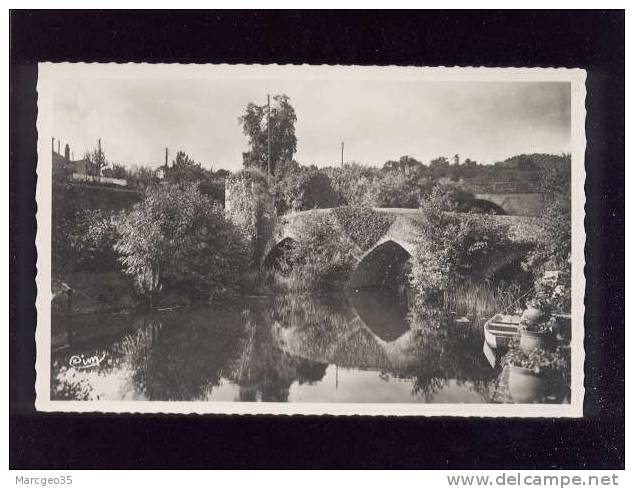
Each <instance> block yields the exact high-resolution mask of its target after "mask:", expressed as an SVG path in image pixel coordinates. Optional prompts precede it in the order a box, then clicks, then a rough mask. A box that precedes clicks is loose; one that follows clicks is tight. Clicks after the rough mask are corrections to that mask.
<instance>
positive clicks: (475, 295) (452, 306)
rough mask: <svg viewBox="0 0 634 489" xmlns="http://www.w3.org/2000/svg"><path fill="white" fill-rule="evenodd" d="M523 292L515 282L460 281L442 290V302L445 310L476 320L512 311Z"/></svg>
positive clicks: (517, 304) (518, 305) (517, 305)
mask: <svg viewBox="0 0 634 489" xmlns="http://www.w3.org/2000/svg"><path fill="white" fill-rule="evenodd" d="M524 293H525V291H523V290H522V288H521V287H520V286H519V285H518V284H515V283H498V284H493V283H489V282H486V281H483V282H460V283H456V284H454V286H453V287H451V288H448V289H447V290H445V291H444V292H443V295H442V303H443V305H444V307H445V309H446V310H449V311H453V312H455V313H456V314H457V315H460V316H467V317H469V318H471V319H473V320H475V321H478V320H481V319H486V318H489V317H491V316H493V315H494V314H495V313H498V312H504V313H512V312H514V311H515V310H516V309H517V308H518V307H520V303H519V300H520V299H521V298H522V296H523V295H524Z"/></svg>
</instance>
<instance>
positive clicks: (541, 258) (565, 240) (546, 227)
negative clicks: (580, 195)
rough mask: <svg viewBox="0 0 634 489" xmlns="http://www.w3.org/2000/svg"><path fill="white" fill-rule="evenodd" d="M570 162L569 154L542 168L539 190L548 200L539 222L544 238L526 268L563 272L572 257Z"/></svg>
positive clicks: (526, 263) (542, 237)
mask: <svg viewBox="0 0 634 489" xmlns="http://www.w3.org/2000/svg"><path fill="white" fill-rule="evenodd" d="M570 162H571V161H570V155H565V156H563V157H561V158H558V159H555V160H553V161H550V160H549V161H548V164H546V163H542V165H541V167H540V173H539V188H540V191H541V193H542V196H543V198H544V212H543V213H542V215H541V216H540V219H539V226H540V228H541V233H540V238H541V239H539V241H538V243H537V246H536V247H535V249H534V251H533V252H532V253H531V254H530V255H529V258H528V259H527V260H526V262H525V267H526V268H528V269H529V270H532V271H534V272H536V273H541V272H543V271H544V270H548V269H551V270H561V269H563V268H565V267H566V266H567V265H566V264H567V262H568V260H569V258H570V253H571V239H572V215H571V206H570V202H571V196H570V175H571V173H570V172H571V168H570Z"/></svg>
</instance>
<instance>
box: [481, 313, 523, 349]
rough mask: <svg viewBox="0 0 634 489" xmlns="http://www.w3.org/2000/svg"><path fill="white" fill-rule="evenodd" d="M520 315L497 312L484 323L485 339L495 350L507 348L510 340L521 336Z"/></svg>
mask: <svg viewBox="0 0 634 489" xmlns="http://www.w3.org/2000/svg"><path fill="white" fill-rule="evenodd" d="M519 325H520V316H518V315H514V314H496V315H495V316H493V317H492V318H491V319H489V320H488V321H487V322H486V323H484V340H485V341H486V342H487V344H488V345H489V346H490V347H491V348H492V349H494V350H498V349H506V348H507V347H508V344H509V341H511V340H512V339H513V338H517V337H519Z"/></svg>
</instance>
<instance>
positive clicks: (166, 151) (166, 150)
mask: <svg viewBox="0 0 634 489" xmlns="http://www.w3.org/2000/svg"><path fill="white" fill-rule="evenodd" d="M167 153H168V149H167V148H165V168H167Z"/></svg>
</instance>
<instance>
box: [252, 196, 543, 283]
mask: <svg viewBox="0 0 634 489" xmlns="http://www.w3.org/2000/svg"><path fill="white" fill-rule="evenodd" d="M374 210H375V211H377V212H382V213H386V214H389V215H391V216H392V218H393V222H392V224H391V225H390V227H389V228H388V229H387V231H386V232H385V233H384V234H383V236H381V237H380V238H379V239H378V240H377V241H376V243H374V244H373V245H372V246H370V247H369V248H368V249H365V250H364V249H361V248H360V247H359V246H358V245H357V244H356V243H354V241H353V240H352V238H350V237H349V236H348V235H347V234H346V232H345V231H344V229H343V228H342V227H341V226H340V225H339V224H338V223H337V220H336V218H335V219H333V225H335V226H337V227H338V232H339V234H340V236H341V239H342V240H348V242H349V243H350V244H351V245H352V248H353V255H354V258H355V265H354V267H353V273H352V275H351V277H350V285H351V286H352V287H369V286H385V285H386V284H388V283H389V284H397V283H399V282H402V281H399V280H398V277H399V274H401V273H402V272H403V267H404V266H406V264H407V263H408V261H409V258H410V257H411V256H412V255H413V253H414V249H415V246H416V241H417V236H418V235H419V234H420V233H421V232H422V231H421V225H420V224H421V221H422V214H421V212H420V210H419V209H401V208H398V209H396V208H375V209H374ZM331 212H332V209H314V210H310V211H302V212H295V213H291V214H286V215H283V216H279V217H278V218H277V222H276V225H275V226H274V229H273V232H272V235H271V238H270V239H269V240H268V242H267V243H266V245H265V246H264V250H263V251H264V253H263V255H262V264H263V265H264V266H272V265H273V264H274V263H275V261H276V260H277V259H278V258H279V257H280V256H281V255H282V253H283V250H284V248H285V246H286V245H287V244H288V243H289V242H292V241H297V240H299V239H300V238H301V235H302V232H303V231H302V229H303V226H304V224H305V223H306V222H307V221H308V220H309V219H311V218H312V217H313V216H315V215H318V214H327V213H331ZM459 215H464V216H465V217H466V216H470V217H471V218H475V219H481V220H493V221H496V222H499V223H501V224H506V225H508V237H509V239H510V240H511V242H512V243H513V244H514V245H515V246H512V247H511V249H509V250H507V251H506V252H505V253H501V254H500V255H499V256H497V257H496V258H495V259H494V260H492V263H491V264H490V266H489V267H487V268H486V269H485V270H483V271H482V276H484V277H488V276H491V275H493V274H494V273H495V272H496V271H498V270H499V269H500V268H501V267H503V266H504V265H507V264H509V263H511V262H513V261H514V260H516V259H518V258H519V257H520V256H521V255H522V254H523V253H524V252H525V248H524V247H523V246H519V245H522V244H527V243H528V242H529V241H530V240H531V239H532V238H533V237H535V236H538V235H539V230H538V229H539V228H538V225H537V222H536V219H535V218H532V217H522V216H505V215H490V214H459ZM363 225H364V223H363V222H360V223H359V226H363Z"/></svg>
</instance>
